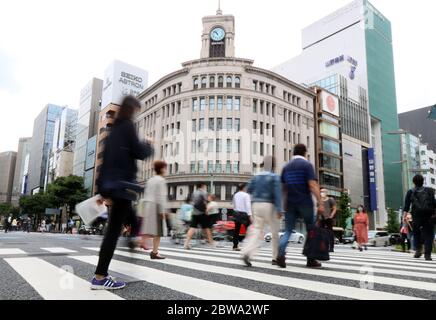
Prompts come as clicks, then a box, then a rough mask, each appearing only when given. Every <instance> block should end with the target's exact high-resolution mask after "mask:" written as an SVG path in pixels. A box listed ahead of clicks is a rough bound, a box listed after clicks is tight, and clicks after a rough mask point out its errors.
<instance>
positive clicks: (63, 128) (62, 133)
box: [44, 107, 78, 189]
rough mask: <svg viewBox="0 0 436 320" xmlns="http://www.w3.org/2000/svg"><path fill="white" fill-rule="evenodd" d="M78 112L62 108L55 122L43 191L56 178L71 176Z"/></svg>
mask: <svg viewBox="0 0 436 320" xmlns="http://www.w3.org/2000/svg"><path fill="white" fill-rule="evenodd" d="M77 114H78V111H77V110H74V109H70V108H67V107H64V108H63V110H62V113H61V115H60V117H59V118H58V119H56V121H55V129H54V134H53V142H52V148H51V151H50V155H49V160H48V163H47V167H48V169H47V174H46V177H45V181H44V189H46V187H47V184H49V183H52V182H53V181H54V180H56V178H59V177H66V176H69V175H71V174H73V159H74V153H73V150H74V144H75V141H76V132H77Z"/></svg>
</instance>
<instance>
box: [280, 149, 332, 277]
mask: <svg viewBox="0 0 436 320" xmlns="http://www.w3.org/2000/svg"><path fill="white" fill-rule="evenodd" d="M306 155H307V148H306V146H305V145H304V144H297V145H296V146H295V147H294V157H293V158H292V160H291V161H290V162H289V163H288V164H287V165H286V167H285V168H284V169H283V171H282V177H281V181H282V184H283V198H284V205H285V212H286V213H285V222H286V230H285V231H286V232H285V234H284V235H283V237H282V238H281V240H280V246H279V256H278V258H277V264H278V265H279V266H280V267H281V268H286V258H285V255H286V247H287V245H288V241H289V238H290V237H291V235H292V230H294V228H295V221H296V220H297V219H298V218H303V219H304V223H305V224H306V227H308V226H311V225H313V224H314V223H315V212H314V203H313V199H312V194H313V195H314V196H315V197H316V199H317V202H318V213H320V214H321V213H323V210H324V207H323V206H322V205H320V204H322V201H321V195H320V190H319V185H318V179H317V177H316V174H315V170H314V168H313V166H312V164H311V163H310V162H309V161H308V160H307V159H306ZM307 266H308V267H311V268H319V267H321V264H320V263H319V262H318V261H316V260H313V259H307Z"/></svg>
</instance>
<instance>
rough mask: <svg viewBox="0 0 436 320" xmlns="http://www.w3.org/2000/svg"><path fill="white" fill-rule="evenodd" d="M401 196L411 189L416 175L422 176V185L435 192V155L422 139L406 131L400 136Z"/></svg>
mask: <svg viewBox="0 0 436 320" xmlns="http://www.w3.org/2000/svg"><path fill="white" fill-rule="evenodd" d="M401 145H402V148H401V149H402V164H403V165H402V166H403V168H402V171H403V195H405V194H406V192H407V190H409V189H412V188H413V187H414V185H413V181H412V180H413V177H414V176H415V175H416V174H421V175H422V176H424V179H425V180H424V185H425V186H427V187H431V188H433V189H435V190H436V154H435V152H434V151H433V150H431V149H430V147H429V145H428V144H427V143H425V142H423V139H422V137H419V136H415V135H413V134H411V133H409V132H407V131H405V132H404V133H403V134H402V135H401Z"/></svg>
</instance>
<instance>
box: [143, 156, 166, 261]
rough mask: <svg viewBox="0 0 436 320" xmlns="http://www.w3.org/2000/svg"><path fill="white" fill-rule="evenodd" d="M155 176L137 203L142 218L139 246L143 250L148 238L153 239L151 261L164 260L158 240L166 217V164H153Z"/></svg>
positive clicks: (162, 162)
mask: <svg viewBox="0 0 436 320" xmlns="http://www.w3.org/2000/svg"><path fill="white" fill-rule="evenodd" d="M153 167H154V171H155V176H154V177H152V178H150V179H149V180H148V181H147V184H146V186H145V195H144V198H143V199H142V200H141V201H140V203H139V208H138V209H139V210H138V212H139V213H140V214H139V215H140V216H141V217H142V226H141V231H140V234H141V235H142V240H141V242H140V246H141V247H143V248H145V247H146V245H145V242H146V241H147V239H148V238H153V250H152V252H150V258H151V259H165V257H163V256H161V255H160V254H159V245H160V238H161V237H162V236H163V226H162V223H163V220H165V217H166V208H167V198H168V189H167V184H166V182H165V178H164V176H165V175H166V172H167V167H168V165H167V163H166V162H164V161H155V162H154V164H153Z"/></svg>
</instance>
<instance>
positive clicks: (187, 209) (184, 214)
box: [179, 194, 194, 225]
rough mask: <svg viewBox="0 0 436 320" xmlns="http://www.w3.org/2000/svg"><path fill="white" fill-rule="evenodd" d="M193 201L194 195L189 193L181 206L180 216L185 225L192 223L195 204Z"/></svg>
mask: <svg viewBox="0 0 436 320" xmlns="http://www.w3.org/2000/svg"><path fill="white" fill-rule="evenodd" d="M191 201H192V195H191V194H189V195H188V196H187V197H186V200H185V203H184V204H182V206H181V207H180V215H179V218H180V220H181V221H182V222H183V223H184V224H185V225H189V224H190V223H191V219H192V212H193V210H194V206H193V205H192V203H191Z"/></svg>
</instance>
